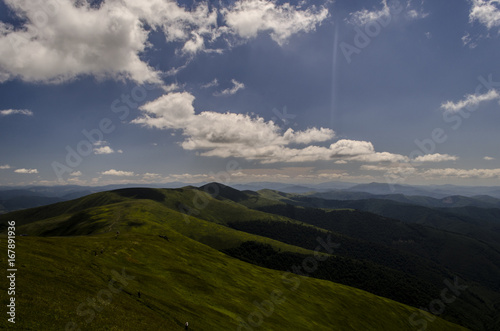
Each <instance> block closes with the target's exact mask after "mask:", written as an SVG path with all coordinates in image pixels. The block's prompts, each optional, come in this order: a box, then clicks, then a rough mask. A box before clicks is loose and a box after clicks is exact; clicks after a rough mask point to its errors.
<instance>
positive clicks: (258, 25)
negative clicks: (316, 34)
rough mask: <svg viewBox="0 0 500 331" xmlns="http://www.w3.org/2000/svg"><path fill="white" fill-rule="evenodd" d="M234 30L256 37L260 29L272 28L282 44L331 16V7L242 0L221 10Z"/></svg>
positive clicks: (265, 0) (275, 37)
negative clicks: (329, 8)
mask: <svg viewBox="0 0 500 331" xmlns="http://www.w3.org/2000/svg"><path fill="white" fill-rule="evenodd" d="M221 12H222V14H223V16H224V19H225V23H226V25H227V27H228V28H229V29H230V31H232V32H234V33H235V34H237V35H238V36H239V37H242V38H245V39H248V38H255V37H256V36H257V35H258V34H259V32H269V33H270V35H271V38H272V39H273V40H274V41H276V42H277V43H278V44H280V45H282V44H284V43H285V42H286V41H287V39H288V38H289V37H290V36H291V35H293V34H296V33H298V32H301V31H303V32H309V31H312V30H314V29H315V28H316V26H317V25H318V24H320V23H321V22H322V21H323V20H325V19H326V18H327V17H328V16H329V13H328V9H326V8H321V9H316V8H315V7H314V6H312V7H311V8H308V9H306V10H301V9H300V8H299V7H298V6H293V5H291V4H289V3H284V4H282V5H278V4H277V3H276V2H275V1H272V0H239V1H236V2H235V3H234V4H233V5H232V6H231V7H229V8H225V9H222V10H221Z"/></svg>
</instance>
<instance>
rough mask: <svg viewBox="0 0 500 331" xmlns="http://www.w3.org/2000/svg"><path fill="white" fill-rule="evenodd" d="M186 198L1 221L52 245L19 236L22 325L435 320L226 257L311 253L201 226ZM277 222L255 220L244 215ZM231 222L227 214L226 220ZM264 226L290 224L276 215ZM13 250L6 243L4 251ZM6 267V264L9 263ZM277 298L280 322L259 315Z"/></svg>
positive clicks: (95, 202) (93, 200) (314, 325)
mask: <svg viewBox="0 0 500 331" xmlns="http://www.w3.org/2000/svg"><path fill="white" fill-rule="evenodd" d="M186 191H188V190H186ZM186 191H184V192H183V191H178V190H177V191H175V190H168V191H164V190H153V191H149V190H143V191H137V190H136V191H134V190H130V191H118V192H106V193H102V194H97V195H93V196H89V197H85V198H82V199H78V200H75V201H72V202H64V203H60V204H56V205H52V206H48V207H41V208H36V209H33V210H26V211H20V212H17V213H11V214H7V215H3V216H2V217H0V222H2V224H5V221H6V220H13V219H15V220H16V221H17V222H18V225H19V228H18V230H19V232H18V233H21V232H20V231H24V232H26V233H30V234H32V235H42V236H49V237H37V236H27V237H18V238H17V239H16V240H17V248H16V250H17V256H18V258H17V259H18V283H17V288H16V291H17V296H16V302H17V312H18V315H17V323H16V328H19V329H28V330H52V329H64V328H65V327H69V329H71V326H74V325H77V326H79V327H80V328H81V329H82V330H131V329H134V330H139V329H143V330H153V329H154V330H161V329H164V330H175V329H181V328H182V325H183V323H184V322H185V321H189V322H190V326H191V327H190V329H191V330H221V329H237V328H238V324H239V323H240V321H241V320H240V318H241V319H243V320H245V321H246V322H247V323H249V322H248V316H254V317H255V316H262V323H261V327H262V328H263V329H266V330H311V329H317V330H332V329H333V330H335V329H339V330H348V329H349V330H351V329H352V330H368V329H369V330H410V329H416V328H418V327H420V326H423V323H424V321H426V319H425V315H422V313H421V312H420V311H418V310H417V309H415V308H412V307H409V306H405V305H403V304H400V303H397V302H394V301H391V300H389V299H385V298H381V297H377V296H375V295H373V294H370V293H367V292H364V291H361V290H357V289H354V288H351V287H348V286H343V285H339V284H335V283H332V282H328V281H324V280H318V279H313V278H307V277H299V276H292V275H288V276H286V277H285V278H283V272H279V271H274V270H269V269H265V268H261V267H257V266H255V265H251V264H248V263H245V262H242V261H239V260H237V259H234V258H231V257H229V256H227V255H225V254H223V253H221V252H219V251H217V250H216V249H214V248H213V247H215V248H218V249H220V248H224V247H231V246H235V245H239V244H240V243H243V242H247V241H253V240H257V241H260V242H263V243H266V242H267V243H270V244H271V245H272V246H273V247H275V248H277V249H279V250H280V251H285V252H286V251H289V252H295V253H303V254H310V251H308V250H305V249H300V248H296V247H293V246H290V245H285V244H282V243H280V242H277V241H273V240H270V239H265V238H261V237H258V236H254V235H250V234H247V233H243V232H240V231H236V230H233V229H230V228H227V227H223V226H222V225H220V224H217V223H215V221H216V220H214V222H208V221H206V220H202V219H198V218H197V217H190V218H189V221H186V219H185V217H184V216H183V215H182V214H181V213H179V211H178V210H176V209H175V208H169V206H175V205H176V204H177V203H179V201H180V202H181V203H182V202H188V201H189V200H190V199H191V198H192V194H194V195H197V193H196V192H194V193H193V191H192V190H190V192H188V193H189V194H188V193H186ZM181 193H184V194H181ZM176 197H177V200H176ZM207 198H208V197H207ZM219 202H220V204H218V203H217V202H216V201H214V200H211V201H210V203H209V204H208V205H207V206H205V208H204V209H200V210H199V212H200V215H201V214H203V213H204V212H205V211H207V215H206V217H207V218H209V219H210V218H212V217H215V214H216V212H217V210H216V209H217V208H224V209H225V208H226V207H227V208H228V210H229V211H231V206H232V208H233V209H234V210H233V211H232V212H234V213H235V212H236V209H237V206H236V205H233V202H227V201H219ZM242 208H243V209H245V210H246V209H247V208H245V207H240V212H241V210H243V209H242ZM229 215H231V213H229ZM235 215H237V214H235ZM266 215H267V214H265V213H262V212H255V213H253V212H248V215H246V216H243V217H242V218H243V219H245V220H247V221H248V220H251V219H260V218H262V217H264V216H266ZM42 217H45V218H42ZM227 219H229V218H228V215H225V216H224V217H222V218H221V219H219V220H218V222H219V223H224V222H226V221H227ZM264 219H266V220H275V221H277V222H278V221H279V220H280V219H281V220H283V218H282V217H279V216H275V215H274V216H273V215H267V218H264ZM23 223H24V225H23ZM116 231H120V234H119V235H118V236H117V235H116V234H115V233H116ZM160 236H162V237H160ZM221 242H222V243H223V244H221ZM204 243H205V244H204ZM206 244H208V246H207V245H206ZM5 246H6V242H5V240H4V239H1V240H0V247H2V248H1V249H3V250H4V251H5V249H6V247H5ZM211 246H212V247H211ZM0 263H2V264H3V265H6V257H5V255H2V256H1V257H0ZM113 270H115V271H118V273H119V274H122V271H123V270H125V271H124V272H125V274H126V275H130V279H123V278H122V279H121V280H122V281H121V282H120V277H117V276H116V275H115V274H114V273H113ZM132 277H133V279H132ZM112 279H115V280H118V281H117V282H116V283H115V287H113V288H111V289H113V291H117V288H119V287H120V286H121V287H123V289H122V290H120V291H117V292H116V293H112V292H106V291H108V290H109V291H110V287H109V282H110V280H112ZM3 282H4V283H5V282H6V280H5V278H4V281H3ZM6 285H7V284H4V286H6ZM273 291H279V292H275V294H276V293H278V294H280V295H279V298H278V299H280V300H279V301H280V303H275V304H274V307H273V312H272V313H270V314H267V313H266V314H263V315H259V314H258V313H257V314H256V313H255V311H257V312H258V308H257V306H256V305H254V302H257V303H261V302H263V301H264V300H269V299H270V298H272V295H271V294H272V293H273ZM139 292H140V297H139ZM108 293H109V294H108ZM94 299H95V301H94ZM2 300H3V301H2V303H4V304H5V303H6V301H5V299H2ZM281 301H282V302H281ZM252 313H253V315H249V314H252ZM413 314H415V315H413ZM267 315H269V316H267ZM412 315H413V319H411V320H410V316H412ZM412 321H413V322H412ZM254 322H255V320H254ZM257 322H260V321H259V320H257ZM0 323H2V324H1V325H3V326H5V325H6V324H5V323H7V322H6V321H5V319H2V321H1V322H0ZM68 323H74V324H68ZM412 323H413V324H412ZM240 329H243V330H244V329H245V328H244V327H242V328H240ZM247 329H251V328H247ZM427 329H428V330H460V329H462V328H460V327H458V326H457V325H453V324H450V323H449V322H446V321H444V320H441V319H439V318H437V319H436V320H435V321H434V322H432V323H431V322H428V325H427Z"/></svg>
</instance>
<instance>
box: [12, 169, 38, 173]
mask: <svg viewBox="0 0 500 331" xmlns="http://www.w3.org/2000/svg"><path fill="white" fill-rule="evenodd" d="M14 172H15V173H18V174H37V173H38V170H37V169H26V168H21V169H16V170H14Z"/></svg>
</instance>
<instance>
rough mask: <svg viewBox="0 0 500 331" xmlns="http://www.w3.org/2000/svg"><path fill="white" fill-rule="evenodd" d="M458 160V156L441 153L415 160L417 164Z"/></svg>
mask: <svg viewBox="0 0 500 331" xmlns="http://www.w3.org/2000/svg"><path fill="white" fill-rule="evenodd" d="M456 160H458V157H457V156H454V155H449V154H439V153H435V154H427V155H422V156H418V157H416V158H415V161H416V162H445V161H456Z"/></svg>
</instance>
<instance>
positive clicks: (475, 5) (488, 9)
mask: <svg viewBox="0 0 500 331" xmlns="http://www.w3.org/2000/svg"><path fill="white" fill-rule="evenodd" d="M469 20H470V22H474V21H478V22H479V23H481V24H483V25H484V26H486V27H487V28H488V29H491V28H495V27H499V26H500V1H499V0H472V6H471V9H470V12H469Z"/></svg>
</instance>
